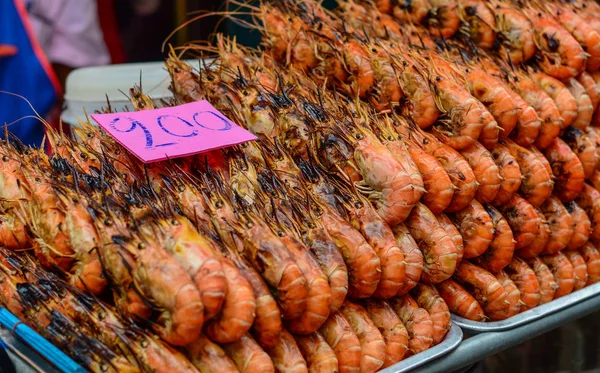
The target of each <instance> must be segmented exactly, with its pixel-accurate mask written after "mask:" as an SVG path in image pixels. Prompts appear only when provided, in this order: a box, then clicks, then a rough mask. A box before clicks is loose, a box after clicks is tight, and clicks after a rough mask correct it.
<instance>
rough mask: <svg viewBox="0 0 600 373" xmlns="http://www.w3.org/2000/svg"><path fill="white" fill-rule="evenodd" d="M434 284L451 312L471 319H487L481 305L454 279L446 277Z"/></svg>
mask: <svg viewBox="0 0 600 373" xmlns="http://www.w3.org/2000/svg"><path fill="white" fill-rule="evenodd" d="M435 286H436V288H437V289H438V292H439V293H440V296H441V297H442V298H443V299H444V301H445V302H446V304H447V305H448V307H449V309H450V310H451V311H452V312H453V313H455V314H457V315H459V316H461V317H464V318H466V319H469V320H473V321H485V320H486V319H487V317H486V316H485V313H484V312H483V308H481V305H480V304H479V303H478V302H477V301H476V300H475V298H473V296H472V295H471V294H469V292H467V291H466V290H465V289H464V288H463V287H462V286H461V285H460V284H458V283H457V282H455V281H454V280H452V279H448V280H446V281H444V282H441V283H439V284H436V285H435Z"/></svg>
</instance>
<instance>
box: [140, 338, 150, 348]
mask: <svg viewBox="0 0 600 373" xmlns="http://www.w3.org/2000/svg"><path fill="white" fill-rule="evenodd" d="M140 346H142V348H146V347H148V341H147V340H145V339H142V340H141V341H140Z"/></svg>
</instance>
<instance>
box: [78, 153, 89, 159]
mask: <svg viewBox="0 0 600 373" xmlns="http://www.w3.org/2000/svg"><path fill="white" fill-rule="evenodd" d="M79 156H80V157H81V159H83V160H85V159H87V154H85V153H84V152H81V153H80V154H79Z"/></svg>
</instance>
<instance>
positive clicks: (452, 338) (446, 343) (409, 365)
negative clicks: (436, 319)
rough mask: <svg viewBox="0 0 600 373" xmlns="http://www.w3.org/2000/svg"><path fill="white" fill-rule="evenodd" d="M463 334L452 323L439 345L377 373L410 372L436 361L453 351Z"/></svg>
mask: <svg viewBox="0 0 600 373" xmlns="http://www.w3.org/2000/svg"><path fill="white" fill-rule="evenodd" d="M462 339H463V332H462V330H460V327H458V325H456V323H454V322H452V324H451V326H450V330H449V331H448V334H446V337H445V338H444V340H443V341H442V342H440V343H439V344H437V345H435V346H433V347H431V348H430V349H428V350H426V351H423V352H421V353H418V354H416V355H414V356H411V357H409V358H407V359H404V360H402V361H400V362H398V363H396V364H394V365H392V366H389V367H387V368H385V369H382V370H380V371H379V372H378V373H404V372H410V371H412V370H413V369H416V368H418V367H420V366H422V365H425V364H427V363H429V362H431V361H433V360H435V359H438V358H440V357H442V356H444V355H446V354H449V353H450V352H452V351H454V350H455V349H456V348H457V347H458V345H460V343H461V342H462Z"/></svg>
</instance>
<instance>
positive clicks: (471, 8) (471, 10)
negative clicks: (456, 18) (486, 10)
mask: <svg viewBox="0 0 600 373" xmlns="http://www.w3.org/2000/svg"><path fill="white" fill-rule="evenodd" d="M465 13H466V14H467V15H468V16H469V17H473V16H474V15H475V7H474V6H468V7H466V8H465Z"/></svg>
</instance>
